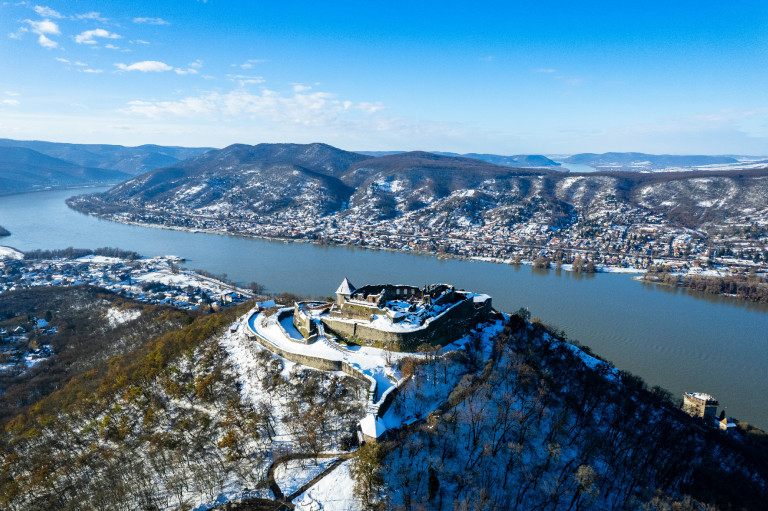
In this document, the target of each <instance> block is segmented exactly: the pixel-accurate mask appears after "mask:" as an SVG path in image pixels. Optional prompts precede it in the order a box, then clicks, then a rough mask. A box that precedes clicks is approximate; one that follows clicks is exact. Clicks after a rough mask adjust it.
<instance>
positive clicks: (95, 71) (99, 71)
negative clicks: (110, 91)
mask: <svg viewBox="0 0 768 511" xmlns="http://www.w3.org/2000/svg"><path fill="white" fill-rule="evenodd" d="M103 72H104V70H103V69H83V73H94V74H98V73H103Z"/></svg>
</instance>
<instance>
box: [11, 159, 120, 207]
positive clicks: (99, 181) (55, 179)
mask: <svg viewBox="0 0 768 511" xmlns="http://www.w3.org/2000/svg"><path fill="white" fill-rule="evenodd" d="M129 177H130V175H129V174H126V173H125V172H120V171H117V170H109V169H99V168H95V167H86V166H83V165H79V164H76V163H71V162H68V161H64V160H61V159H59V158H53V157H51V156H48V155H45V154H42V153H39V152H37V151H33V150H32V149H26V148H23V147H0V194H2V195H7V194H12V193H22V192H30V191H37V190H45V189H50V188H67V187H75V186H87V185H107V184H115V183H119V182H120V181H124V180H125V179H128V178H129Z"/></svg>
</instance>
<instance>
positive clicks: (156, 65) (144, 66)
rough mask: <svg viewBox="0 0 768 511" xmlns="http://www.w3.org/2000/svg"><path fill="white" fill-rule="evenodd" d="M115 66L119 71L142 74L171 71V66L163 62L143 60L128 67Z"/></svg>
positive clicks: (125, 65)
mask: <svg viewBox="0 0 768 511" xmlns="http://www.w3.org/2000/svg"><path fill="white" fill-rule="evenodd" d="M115 66H116V67H117V68H118V69H119V70H121V71H141V72H142V73H162V72H164V71H171V70H172V69H173V67H172V66H169V65H168V64H166V63H165V62H160V61H157V60H144V61H142V62H134V63H133V64H130V65H127V64H115Z"/></svg>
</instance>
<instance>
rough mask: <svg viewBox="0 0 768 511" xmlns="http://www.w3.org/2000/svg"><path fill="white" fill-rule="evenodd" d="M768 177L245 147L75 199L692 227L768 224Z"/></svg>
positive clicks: (458, 220)
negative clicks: (610, 217)
mask: <svg viewBox="0 0 768 511" xmlns="http://www.w3.org/2000/svg"><path fill="white" fill-rule="evenodd" d="M765 197H768V172H767V171H766V170H765V169H763V170H746V171H738V172H729V171H708V172H693V171H688V172H678V173H640V172H594V173H582V174H571V173H563V172H559V171H555V170H550V169H532V168H516V167H508V166H501V165H494V164H492V163H488V162H485V161H480V160H477V159H472V158H465V157H461V156H446V155H441V154H435V153H426V152H410V153H397V154H390V155H386V156H380V157H370V156H366V155H363V154H360V153H352V152H348V151H343V150H341V149H337V148H334V147H331V146H328V145H325V144H308V145H300V144H259V145H256V146H248V145H242V144H237V145H233V146H229V147H227V148H224V149H221V150H213V151H210V152H208V153H205V154H203V155H200V156H197V157H195V158H192V159H190V160H186V161H183V162H179V163H177V164H175V165H172V166H169V167H166V168H162V169H157V170H154V171H150V172H148V173H146V174H143V175H141V176H138V177H135V178H133V179H131V180H129V181H126V182H125V183H122V184H120V185H118V186H116V187H115V188H113V189H112V190H109V191H108V192H105V193H103V194H99V195H96V196H89V197H86V198H84V199H81V200H79V201H76V202H75V203H74V205H75V207H77V208H78V209H81V210H83V211H92V212H96V213H107V214H109V213H118V212H131V211H144V212H147V211H167V212H180V213H184V214H192V215H207V216H213V217H226V218H243V219H248V220H258V219H259V218H275V219H277V218H280V219H286V218H297V219H298V218H313V219H314V218H319V217H322V216H325V215H330V214H338V215H340V216H341V217H343V218H347V219H352V220H356V221H360V222H371V221H380V220H388V219H397V218H408V219H409V221H410V222H412V224H413V225H424V226H430V227H438V226H440V227H445V228H452V227H457V226H458V227H460V226H466V225H470V224H473V225H487V224H489V223H490V224H494V225H511V224H513V223H516V222H521V221H529V220H536V219H538V220H536V221H539V220H540V221H541V222H543V223H554V224H557V223H558V222H562V221H569V219H573V218H574V215H578V214H583V215H590V214H592V213H594V212H597V211H608V210H611V211H613V210H615V209H616V208H617V207H618V208H632V209H634V210H635V211H640V212H642V211H652V212H656V213H662V214H664V215H666V216H667V217H668V218H669V219H670V220H671V221H674V222H677V223H680V224H682V225H686V226H689V227H699V226H701V225H703V224H706V223H708V222H723V221H726V220H728V219H732V218H736V217H739V218H741V217H743V216H744V215H746V216H747V217H750V216H751V218H752V221H757V219H759V218H765V219H766V220H768V207H767V206H768V204H766V200H765Z"/></svg>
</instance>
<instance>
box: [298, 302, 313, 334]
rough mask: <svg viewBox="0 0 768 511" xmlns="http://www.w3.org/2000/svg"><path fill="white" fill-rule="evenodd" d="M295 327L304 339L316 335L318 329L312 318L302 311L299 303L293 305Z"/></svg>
mask: <svg viewBox="0 0 768 511" xmlns="http://www.w3.org/2000/svg"><path fill="white" fill-rule="evenodd" d="M293 326H295V327H296V330H298V331H299V333H300V334H301V335H303V336H304V338H307V337H310V336H312V334H314V333H316V332H315V330H316V327H315V325H314V323H312V318H310V317H309V315H307V314H305V313H304V311H302V310H301V307H300V306H299V304H298V303H296V304H294V305H293Z"/></svg>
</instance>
